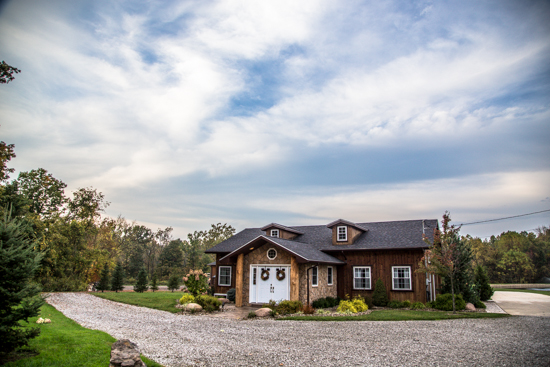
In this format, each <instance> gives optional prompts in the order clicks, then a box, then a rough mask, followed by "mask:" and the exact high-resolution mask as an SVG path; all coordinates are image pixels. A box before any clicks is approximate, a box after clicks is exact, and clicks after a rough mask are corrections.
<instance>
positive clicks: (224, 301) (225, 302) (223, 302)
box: [218, 298, 231, 305]
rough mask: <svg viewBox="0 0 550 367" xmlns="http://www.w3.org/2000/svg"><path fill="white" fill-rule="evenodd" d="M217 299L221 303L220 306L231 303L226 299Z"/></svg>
mask: <svg viewBox="0 0 550 367" xmlns="http://www.w3.org/2000/svg"><path fill="white" fill-rule="evenodd" d="M218 299H219V300H220V301H221V303H222V305H225V304H227V303H231V301H230V300H228V299H227V298H218Z"/></svg>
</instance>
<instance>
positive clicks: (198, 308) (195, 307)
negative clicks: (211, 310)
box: [183, 303, 202, 311]
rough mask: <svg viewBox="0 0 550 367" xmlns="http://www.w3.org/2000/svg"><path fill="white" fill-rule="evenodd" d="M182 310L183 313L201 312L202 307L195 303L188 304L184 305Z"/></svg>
mask: <svg viewBox="0 0 550 367" xmlns="http://www.w3.org/2000/svg"><path fill="white" fill-rule="evenodd" d="M183 309H184V310H185V311H192V310H195V311H202V307H201V305H199V304H197V303H188V304H186V305H183Z"/></svg>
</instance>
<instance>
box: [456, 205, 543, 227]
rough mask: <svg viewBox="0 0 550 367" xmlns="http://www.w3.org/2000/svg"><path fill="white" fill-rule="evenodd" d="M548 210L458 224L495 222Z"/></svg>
mask: <svg viewBox="0 0 550 367" xmlns="http://www.w3.org/2000/svg"><path fill="white" fill-rule="evenodd" d="M545 212H550V209H546V210H541V211H539V212H533V213H527V214H520V215H513V216H511V217H504V218H497V219H488V220H480V221H479V222H471V223H462V224H461V225H460V226H461V227H462V226H468V225H470V224H478V223H487V222H496V221H497V220H504V219H510V218H518V217H525V216H527V215H533V214H539V213H545Z"/></svg>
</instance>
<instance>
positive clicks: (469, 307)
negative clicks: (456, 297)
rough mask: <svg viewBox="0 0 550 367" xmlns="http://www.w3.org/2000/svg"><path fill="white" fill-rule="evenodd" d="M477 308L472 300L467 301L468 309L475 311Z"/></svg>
mask: <svg viewBox="0 0 550 367" xmlns="http://www.w3.org/2000/svg"><path fill="white" fill-rule="evenodd" d="M475 310H476V306H474V305H473V304H471V303H470V302H468V303H466V311H475Z"/></svg>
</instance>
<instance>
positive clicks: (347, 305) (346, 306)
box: [337, 300, 357, 313]
mask: <svg viewBox="0 0 550 367" xmlns="http://www.w3.org/2000/svg"><path fill="white" fill-rule="evenodd" d="M337 311H338V312H345V313H349V312H351V313H357V309H356V308H355V306H354V305H353V302H352V301H345V300H342V301H340V305H338V309H337Z"/></svg>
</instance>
